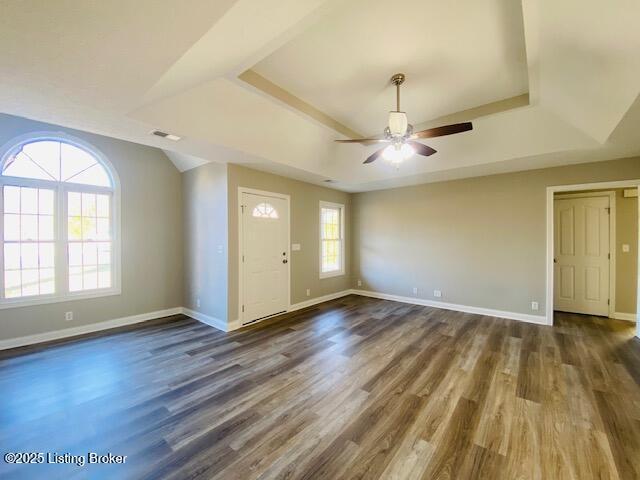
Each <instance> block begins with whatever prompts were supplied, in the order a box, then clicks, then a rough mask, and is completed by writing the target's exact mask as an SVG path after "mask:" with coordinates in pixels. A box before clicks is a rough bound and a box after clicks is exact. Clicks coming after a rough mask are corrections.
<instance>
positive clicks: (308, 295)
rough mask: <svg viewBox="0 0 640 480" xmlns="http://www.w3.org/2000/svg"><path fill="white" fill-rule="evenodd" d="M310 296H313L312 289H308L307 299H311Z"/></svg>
mask: <svg viewBox="0 0 640 480" xmlns="http://www.w3.org/2000/svg"><path fill="white" fill-rule="evenodd" d="M310 296H311V289H310V288H307V297H310Z"/></svg>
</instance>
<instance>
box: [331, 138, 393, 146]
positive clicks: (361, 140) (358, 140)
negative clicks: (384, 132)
mask: <svg viewBox="0 0 640 480" xmlns="http://www.w3.org/2000/svg"><path fill="white" fill-rule="evenodd" d="M334 141H335V142H338V143H361V144H363V145H373V144H374V143H389V140H387V139H386V138H353V139H349V140H334Z"/></svg>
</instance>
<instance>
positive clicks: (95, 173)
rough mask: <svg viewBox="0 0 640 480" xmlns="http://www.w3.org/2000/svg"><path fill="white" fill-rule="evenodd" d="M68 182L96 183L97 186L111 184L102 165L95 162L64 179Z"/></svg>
mask: <svg viewBox="0 0 640 480" xmlns="http://www.w3.org/2000/svg"><path fill="white" fill-rule="evenodd" d="M65 181H66V182H70V183H79V184H82V185H97V186H99V187H109V186H111V180H109V175H107V172H105V170H104V167H103V166H102V165H100V164H99V163H95V164H94V165H93V166H92V167H89V168H87V169H86V170H84V171H81V172H80V173H78V174H77V175H75V176H73V177H71V178H68V179H67V180H65Z"/></svg>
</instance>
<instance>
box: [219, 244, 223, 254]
mask: <svg viewBox="0 0 640 480" xmlns="http://www.w3.org/2000/svg"><path fill="white" fill-rule="evenodd" d="M222 251H223V247H222V245H218V253H222Z"/></svg>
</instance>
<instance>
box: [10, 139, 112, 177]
mask: <svg viewBox="0 0 640 480" xmlns="http://www.w3.org/2000/svg"><path fill="white" fill-rule="evenodd" d="M2 174H3V175H7V176H12V177H20V178H33V179H37V180H50V181H61V182H69V183H77V184H81V185H95V186H98V187H110V186H111V178H110V176H109V174H108V173H107V171H106V169H105V168H104V166H103V165H102V164H101V163H100V162H99V161H98V159H97V158H96V157H94V156H93V155H92V154H91V153H90V152H87V151H86V150H83V149H82V148H79V147H76V146H75V145H71V144H69V143H65V142H59V141H55V140H38V141H35V142H31V143H26V144H24V145H23V146H22V147H21V148H20V150H19V151H18V152H17V153H16V154H15V156H13V157H11V158H9V159H8V160H7V161H6V162H5V164H4V167H3V171H2Z"/></svg>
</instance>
